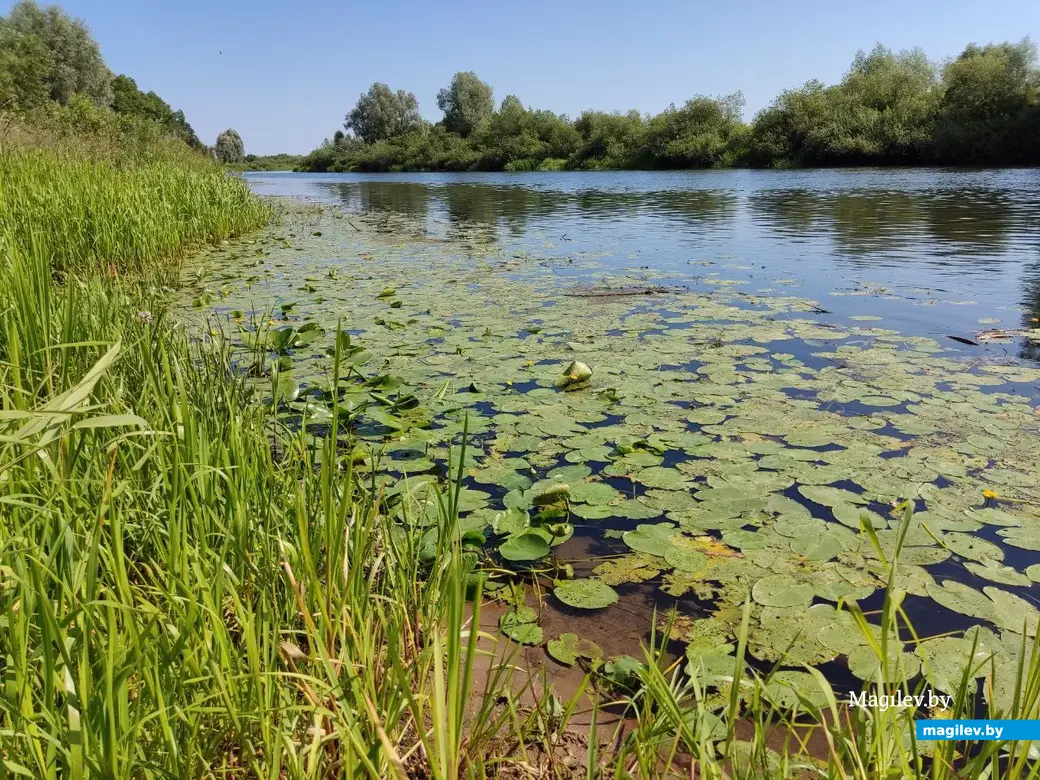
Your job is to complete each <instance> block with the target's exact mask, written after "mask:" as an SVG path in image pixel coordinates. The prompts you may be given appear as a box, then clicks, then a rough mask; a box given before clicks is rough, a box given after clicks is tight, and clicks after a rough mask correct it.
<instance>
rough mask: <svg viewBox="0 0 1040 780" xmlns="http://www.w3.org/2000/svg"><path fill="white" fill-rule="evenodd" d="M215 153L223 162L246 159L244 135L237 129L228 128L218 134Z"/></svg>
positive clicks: (214, 148)
mask: <svg viewBox="0 0 1040 780" xmlns="http://www.w3.org/2000/svg"><path fill="white" fill-rule="evenodd" d="M213 153H214V154H216V156H217V159H218V160H220V161H221V162H222V163H239V162H242V160H243V159H245V156H246V147H245V144H244V143H242V136H240V135H239V134H238V132H237V131H236V130H232V129H231V128H228V129H227V130H225V131H224V132H223V133H221V134H220V135H218V136H217V144H216V146H214V147H213Z"/></svg>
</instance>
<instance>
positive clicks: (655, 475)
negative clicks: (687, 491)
mask: <svg viewBox="0 0 1040 780" xmlns="http://www.w3.org/2000/svg"><path fill="white" fill-rule="evenodd" d="M634 479H635V480H636V481H637V482H640V483H642V484H643V485H646V486H647V487H650V488H668V489H676V488H680V487H683V486H684V485H686V484H687V480H686V476H685V475H684V474H683V473H682V472H681V471H678V470H677V469H671V468H667V467H665V466H651V467H650V468H648V469H643V470H642V471H640V472H639V473H638V474H636V475H635V477H634Z"/></svg>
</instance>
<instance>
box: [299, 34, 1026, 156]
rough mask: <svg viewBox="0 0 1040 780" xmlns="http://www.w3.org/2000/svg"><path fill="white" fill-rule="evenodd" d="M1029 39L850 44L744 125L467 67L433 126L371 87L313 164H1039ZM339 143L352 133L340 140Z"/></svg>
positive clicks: (738, 119)
mask: <svg viewBox="0 0 1040 780" xmlns="http://www.w3.org/2000/svg"><path fill="white" fill-rule="evenodd" d="M1036 59H1037V52H1036V47H1034V46H1033V44H1032V43H1031V42H1030V41H1029V40H1028V39H1027V40H1024V41H1021V42H1019V43H1001V44H989V45H986V46H979V45H975V44H972V45H969V46H968V47H966V48H965V49H964V50H963V52H962V53H961V54H960V55H959V56H958V57H956V58H954V59H952V60H951V61H949V62H948V63H946V64H944V65H939V64H937V63H935V62H932V61H931V60H929V59H928V57H927V56H925V54H924V53H923V52H922V51H921V50H920V49H910V50H907V51H898V52H897V51H892V50H891V49H888V48H885V47H884V46H880V45H878V46H875V47H874V48H873V49H872V50H870V51H866V52H863V51H861V52H858V53H857V54H856V55H855V57H854V58H853V60H852V63H851V64H850V66H849V69H848V70H847V71H846V73H845V74H844V76H843V77H842V79H841V80H840V81H838V82H837V83H835V84H830V85H828V84H824V83H823V82H820V81H816V80H813V81H809V82H807V83H805V84H804V85H802V86H800V87H796V88H793V89H788V90H785V91H784V92H782V93H781V94H780V95H779V96H777V98H776V99H775V100H774V101H773V102H772V104H771V105H769V106H768V107H766V108H765V109H764V110H762V111H760V112H759V113H758V114H757V115H756V116H755V117H753V119H752V120H751V121H750V122H745V121H744V118H743V108H744V100H743V96H742V95H741V94H740V93H735V94H733V95H725V96H721V97H713V96H710V95H698V96H696V97H693V98H691V99H689V100H687V101H685V102H684V103H683V104H682V105H671V106H669V107H668V108H666V109H665V110H664V111H662V112H661V113H659V114H657V115H655V116H650V115H643V114H640V113H639V112H638V111H628V112H612V113H608V112H604V111H592V110H589V111H584V112H582V114H581V115H580V116H578V117H577V118H576V119H574V120H571V119H570V118H568V117H566V116H562V115H559V114H556V113H554V112H552V111H545V110H539V109H535V108H532V107H530V106H525V104H524V103H523V102H521V100H520V99H519V98H518V97H516V96H515V95H508V96H506V98H505V99H504V100H503V101H502V102H501V104H500V105H499V106H498V108H497V109H496V108H494V104H493V103H492V90H491V87H490V86H489V85H488V84H486V83H484V82H483V81H481V80H480V79H479V78H477V76H476V74H474V73H472V72H469V71H466V72H460V73H456V74H455V76H454V77H453V79H452V81H451V84H450V85H449V86H448V87H446V88H444V89H442V90H441V91H440V93H439V94H438V96H437V105H438V106H439V107H440V109H441V110H442V111H443V112H444V119H443V121H442V122H440V123H438V124H437V125H436V126H435V127H433V128H429V127H427V126H426V125H425V123H423V122H422V120H421V119H420V118H419V113H418V105H417V103H416V101H415V97H414V95H411V94H410V93H406V92H403V91H398V92H396V93H394V92H392V91H391V90H390V88H389V87H387V86H386V85H385V84H379V83H377V84H374V85H373V86H372V88H371V89H370V90H369V92H368V93H367V94H366V95H362V96H361V99H360V100H359V101H358V105H357V107H356V108H355V109H354V110H353V111H352V112H351V113H350V114H349V115H348V117H347V125H346V127H347V129H348V130H352V131H353V132H354V134H355V136H356V140H351V139H340V140H337V141H335V142H332V143H329V144H327V145H323V146H322V147H321V148H320V149H318V150H315V152H314V153H312V154H311V155H309V156H307V157H306V158H304V160H303V162H302V164H301V165H302V167H303V168H304V169H309V170H510V171H517V170H556V169H559V168H572V169H600V168H608V169H615V168H645V169H653V168H711V167H727V166H733V165H746V166H774V167H785V166H826V165H922V164H923V165H935V164H943V165H946V164H1034V165H1036V164H1040V70H1038V69H1037V65H1036ZM348 141H349V142H348Z"/></svg>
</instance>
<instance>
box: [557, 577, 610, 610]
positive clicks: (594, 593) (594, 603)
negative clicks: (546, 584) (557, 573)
mask: <svg viewBox="0 0 1040 780" xmlns="http://www.w3.org/2000/svg"><path fill="white" fill-rule="evenodd" d="M553 595H554V596H556V598H558V599H559V600H560V601H562V602H563V603H564V604H566V605H567V606H570V607H577V608H578V609H603V608H604V607H609V606H610V605H611V604H615V603H617V600H618V595H617V591H615V590H614V589H613V588H612V587H610V586H609V585H607V584H606V583H605V582H603V581H602V580H600V579H596V578H594V577H589V578H586V579H581V580H564V581H563V582H557V583H556V587H555V588H553Z"/></svg>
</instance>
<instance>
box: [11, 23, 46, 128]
mask: <svg viewBox="0 0 1040 780" xmlns="http://www.w3.org/2000/svg"><path fill="white" fill-rule="evenodd" d="M49 74H50V52H48V51H47V47H46V46H44V45H43V42H42V41H41V40H40V39H39V38H37V37H36V36H35V35H26V34H24V33H21V32H19V31H18V30H16V29H14V28H13V27H12V26H11V25H9V24H6V23H5V20H4V19H0V109H2V108H15V109H24V108H33V107H35V106H38V105H40V104H41V103H44V102H45V101H47V100H48V99H49V98H50V83H49Z"/></svg>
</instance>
